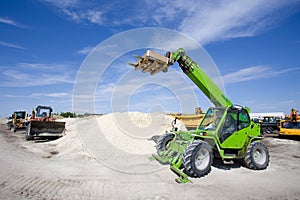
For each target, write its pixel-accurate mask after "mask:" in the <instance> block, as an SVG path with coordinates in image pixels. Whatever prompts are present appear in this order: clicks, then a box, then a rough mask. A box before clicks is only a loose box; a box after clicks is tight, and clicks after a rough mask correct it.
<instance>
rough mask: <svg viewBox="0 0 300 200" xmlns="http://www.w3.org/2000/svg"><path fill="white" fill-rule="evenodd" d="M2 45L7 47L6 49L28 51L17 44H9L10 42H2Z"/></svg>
mask: <svg viewBox="0 0 300 200" xmlns="http://www.w3.org/2000/svg"><path fill="white" fill-rule="evenodd" d="M0 45H1V46H5V47H11V48H15V49H23V50H25V49H26V48H25V47H22V46H19V45H16V44H12V43H8V42H2V41H0Z"/></svg>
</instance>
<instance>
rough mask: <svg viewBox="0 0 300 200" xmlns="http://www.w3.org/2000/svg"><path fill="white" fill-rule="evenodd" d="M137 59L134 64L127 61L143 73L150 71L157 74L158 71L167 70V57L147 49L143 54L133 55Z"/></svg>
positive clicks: (168, 64)
mask: <svg viewBox="0 0 300 200" xmlns="http://www.w3.org/2000/svg"><path fill="white" fill-rule="evenodd" d="M133 56H134V57H136V58H137V59H138V60H137V62H136V63H135V64H133V63H128V64H129V65H131V66H133V67H134V70H138V69H141V70H142V72H143V73H146V72H150V74H151V75H154V74H157V73H158V72H160V71H163V72H167V71H168V68H169V66H170V63H169V58H168V57H165V56H162V55H160V54H158V53H155V52H153V51H151V50H147V52H146V53H144V55H143V56H139V55H133Z"/></svg>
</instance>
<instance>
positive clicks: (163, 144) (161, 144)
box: [156, 133, 175, 155]
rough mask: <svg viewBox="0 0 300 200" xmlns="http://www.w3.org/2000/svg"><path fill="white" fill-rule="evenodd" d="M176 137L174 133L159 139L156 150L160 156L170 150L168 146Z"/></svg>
mask: <svg viewBox="0 0 300 200" xmlns="http://www.w3.org/2000/svg"><path fill="white" fill-rule="evenodd" d="M174 137H175V135H174V134H173V133H166V134H164V135H161V136H160V137H159V138H158V140H157V143H156V150H157V154H158V155H160V154H161V153H162V152H164V151H166V150H167V149H168V146H167V145H168V144H169V142H171V141H172V140H173V138H174Z"/></svg>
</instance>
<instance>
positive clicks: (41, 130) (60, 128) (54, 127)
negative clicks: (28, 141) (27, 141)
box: [29, 121, 65, 137]
mask: <svg viewBox="0 0 300 200" xmlns="http://www.w3.org/2000/svg"><path fill="white" fill-rule="evenodd" d="M29 128H30V130H29V135H30V136H33V137H34V136H58V137H59V136H62V134H63V133H64V131H65V122H54V121H53V122H52V121H31V122H30V127H29Z"/></svg>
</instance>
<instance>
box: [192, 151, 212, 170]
mask: <svg viewBox="0 0 300 200" xmlns="http://www.w3.org/2000/svg"><path fill="white" fill-rule="evenodd" d="M209 159H210V156H209V151H208V150H207V149H200V150H199V151H198V152H197V154H196V157H195V167H196V168H197V169H198V170H200V171H202V170H204V169H205V168H206V167H207V166H208V163H209Z"/></svg>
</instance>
